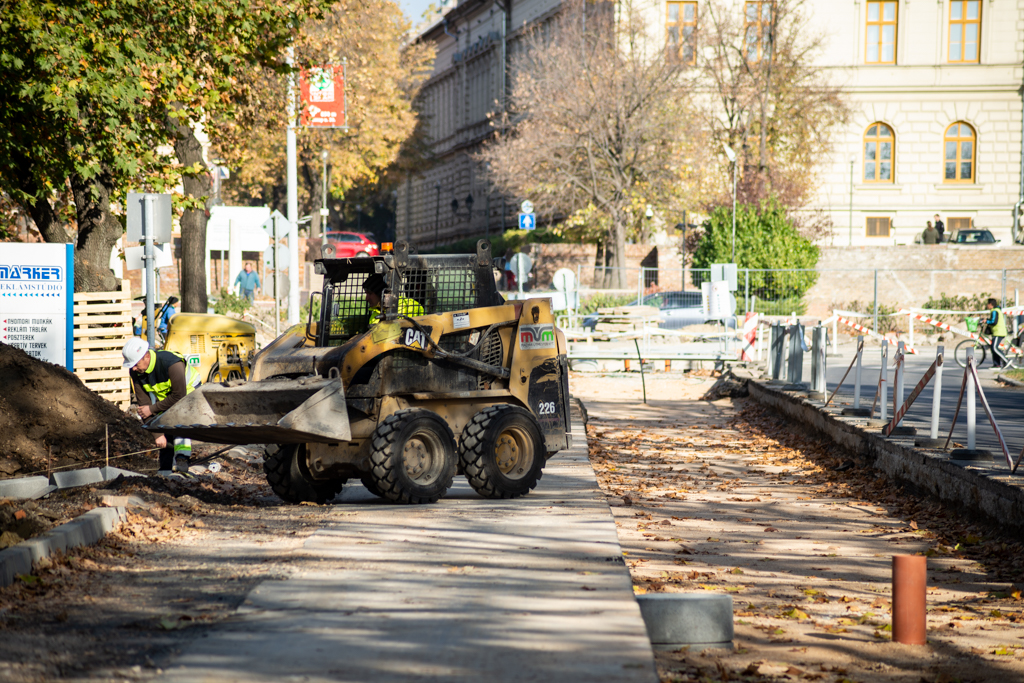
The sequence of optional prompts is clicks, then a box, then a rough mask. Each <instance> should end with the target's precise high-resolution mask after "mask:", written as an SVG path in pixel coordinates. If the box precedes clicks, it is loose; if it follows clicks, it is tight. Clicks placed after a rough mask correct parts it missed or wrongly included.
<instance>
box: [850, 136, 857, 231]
mask: <svg viewBox="0 0 1024 683" xmlns="http://www.w3.org/2000/svg"><path fill="white" fill-rule="evenodd" d="M855 163H857V158H856V157H853V156H851V157H850V246H851V247H852V246H853V165H854V164H855Z"/></svg>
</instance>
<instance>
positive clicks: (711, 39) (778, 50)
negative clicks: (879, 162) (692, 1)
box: [696, 0, 850, 237]
mask: <svg viewBox="0 0 1024 683" xmlns="http://www.w3.org/2000/svg"><path fill="white" fill-rule="evenodd" d="M809 5H810V2H809V0H762V1H760V2H757V3H746V4H745V5H743V6H742V10H743V11H739V10H740V8H739V7H737V3H735V2H733V1H732V0H709V1H708V2H706V3H701V12H702V14H701V28H700V32H699V34H698V36H697V38H696V40H697V41H698V42H697V44H698V45H699V46H700V49H699V50H697V52H696V56H697V60H696V62H697V63H696V66H697V68H698V70H699V71H700V73H701V83H702V84H703V85H704V86H705V88H706V89H707V92H708V93H709V94H710V95H711V97H709V98H708V99H706V100H704V101H703V105H702V107H701V112H702V117H703V120H704V128H705V129H706V130H707V131H709V132H710V136H711V138H712V143H711V144H712V145H713V147H714V148H715V149H716V150H721V149H722V145H723V144H728V145H729V146H730V147H732V149H734V150H735V151H736V154H737V155H738V156H739V161H738V163H739V164H740V169H739V170H740V182H739V185H738V188H737V190H738V191H737V195H738V196H739V200H740V201H742V202H748V203H751V204H757V203H758V202H760V201H761V200H763V199H765V198H767V197H768V196H769V195H774V196H775V197H776V198H778V200H779V201H780V202H781V203H782V204H783V205H784V206H786V207H787V208H788V209H789V210H790V211H792V210H794V209H797V208H800V207H802V206H804V205H806V203H807V202H808V200H809V199H810V196H811V193H812V192H813V190H814V185H815V180H816V175H815V169H816V167H817V165H818V163H820V160H822V159H827V158H829V155H830V154H831V152H832V143H833V138H832V134H833V132H834V131H835V130H836V129H837V124H839V123H842V122H844V121H846V119H847V118H848V116H849V111H850V109H849V105H848V102H847V98H846V97H845V96H844V95H843V93H842V90H841V89H840V88H839V87H838V86H836V85H834V84H833V83H832V82H830V78H829V76H830V74H829V73H828V71H827V69H825V68H823V67H820V66H818V65H817V64H816V62H815V57H816V55H817V54H818V53H820V52H821V50H822V49H823V47H824V43H825V36H823V35H820V34H815V33H814V32H813V31H812V30H811V28H810V26H809V14H810V12H809V10H808V7H809ZM719 158H720V159H724V156H720V157H719ZM722 180H723V181H728V180H730V179H727V178H722ZM726 202H729V203H731V196H730V191H729V190H727V189H726V188H725V183H724V182H723V187H722V190H721V191H720V193H719V197H718V198H717V199H716V201H715V203H723V204H724V203H726ZM800 220H801V221H802V223H803V224H802V225H801V227H802V228H803V229H804V232H805V234H808V233H809V234H812V235H813V236H815V237H821V236H823V234H824V232H826V231H827V230H828V229H829V228H830V223H829V221H828V219H827V218H826V217H824V215H823V214H818V215H814V214H806V215H804V216H802V217H801V218H800Z"/></svg>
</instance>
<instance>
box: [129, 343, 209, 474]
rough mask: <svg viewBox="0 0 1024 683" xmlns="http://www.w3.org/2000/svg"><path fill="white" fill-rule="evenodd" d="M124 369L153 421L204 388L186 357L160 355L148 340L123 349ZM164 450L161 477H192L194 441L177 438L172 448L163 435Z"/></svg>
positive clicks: (142, 408) (146, 418) (145, 418)
mask: <svg viewBox="0 0 1024 683" xmlns="http://www.w3.org/2000/svg"><path fill="white" fill-rule="evenodd" d="M121 355H122V356H124V367H125V368H127V369H128V375H129V376H130V377H131V380H132V388H133V389H134V391H135V397H136V399H137V400H138V403H139V416H140V417H141V418H142V419H143V421H149V420H151V419H152V418H153V417H154V416H156V415H159V414H160V413H162V412H164V411H165V410H167V409H168V408H170V407H171V406H173V405H174V404H175V403H177V402H178V401H180V400H181V399H183V398H185V396H187V395H188V394H190V393H192V392H193V391H195V390H196V389H197V388H198V387H199V384H200V380H199V373H198V372H196V370H195V368H192V367H190V366H189V365H188V363H186V362H185V357H184V356H183V355H181V354H180V353H177V352H174V351H156V350H153V349H150V348H149V344H148V343H146V340H144V339H140V338H138V337H133V338H131V339H130V340H128V343H126V344H125V345H124V348H123V349H121ZM156 445H157V446H158V447H159V448H160V467H159V472H157V474H161V475H165V476H166V475H168V474H171V472H172V471H173V472H178V473H180V474H188V468H189V462H190V459H191V457H192V441H191V440H190V439H183V438H176V439H174V442H173V443H172V444H170V445H168V443H167V437H166V436H164V435H163V434H161V435H160V436H158V437H157V439H156Z"/></svg>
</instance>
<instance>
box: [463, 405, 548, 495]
mask: <svg viewBox="0 0 1024 683" xmlns="http://www.w3.org/2000/svg"><path fill="white" fill-rule="evenodd" d="M545 460H546V458H545V448H544V437H543V436H541V433H540V427H539V426H538V425H537V420H536V419H535V418H534V417H533V415H532V414H531V413H530V412H529V411H528V410H525V409H523V408H520V407H519V406H511V405H500V406H491V407H490V408H486V409H484V410H481V411H480V412H479V413H477V414H476V415H474V416H473V419H472V420H470V421H469V424H468V425H466V428H465V429H464V430H463V432H462V440H461V442H460V444H459V461H460V463H461V465H462V471H463V472H464V473H465V475H466V479H468V480H469V484H470V486H472V487H473V490H475V491H476V492H477V493H479V494H480V495H481V496H483V497H484V498H518V497H519V496H523V495H526V494H527V493H529V492H530V491H532V490H533V488H534V487H535V486H536V485H537V482H538V481H540V478H541V475H542V474H543V470H544V462H545Z"/></svg>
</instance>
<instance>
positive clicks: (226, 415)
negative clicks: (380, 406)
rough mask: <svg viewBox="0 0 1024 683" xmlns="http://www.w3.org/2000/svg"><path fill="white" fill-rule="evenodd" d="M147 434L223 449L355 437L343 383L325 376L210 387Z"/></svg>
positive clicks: (161, 419) (172, 410)
mask: <svg viewBox="0 0 1024 683" xmlns="http://www.w3.org/2000/svg"><path fill="white" fill-rule="evenodd" d="M146 429H149V430H151V431H154V432H161V433H164V434H167V435H168V436H176V437H188V438H192V439H198V440H200V441H207V442H210V443H224V444H252V443H277V444H292V443H295V444H297V443H311V442H317V443H337V442H340V441H349V440H350V439H351V438H352V433H351V430H350V429H349V422H348V408H347V406H346V404H345V390H344V389H343V388H342V385H341V379H338V378H326V377H303V378H299V379H268V380H263V381H260V382H245V381H243V380H236V381H232V382H219V383H216V384H207V385H204V386H202V387H200V388H199V389H196V390H195V391H193V392H192V393H191V394H189V395H187V396H186V397H185V398H183V399H182V400H180V401H178V403H176V404H175V405H174V406H172V407H171V408H170V409H169V410H167V411H166V412H164V413H163V414H161V415H160V416H159V417H158V418H157V419H156V420H155V421H153V422H151V423H149V424H148V425H146Z"/></svg>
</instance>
